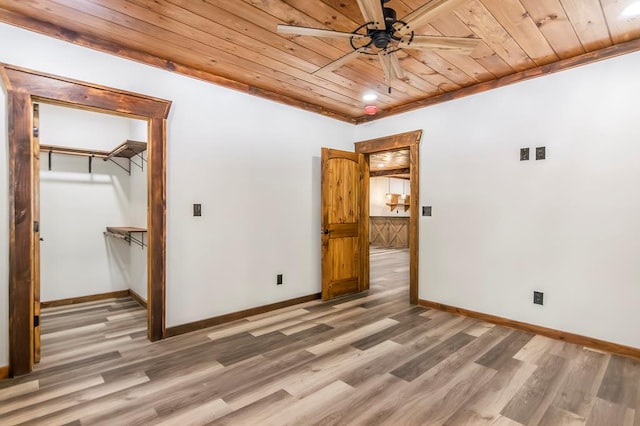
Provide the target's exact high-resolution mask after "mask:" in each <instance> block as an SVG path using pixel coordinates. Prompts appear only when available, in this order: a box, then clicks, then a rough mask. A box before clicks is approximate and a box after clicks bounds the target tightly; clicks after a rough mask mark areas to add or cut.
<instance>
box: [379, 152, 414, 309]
mask: <svg viewBox="0 0 640 426" xmlns="http://www.w3.org/2000/svg"><path fill="white" fill-rule="evenodd" d="M369 164H370V168H371V172H370V182H369V191H370V192H369V250H370V252H369V267H370V274H369V277H370V278H369V279H370V289H371V290H372V291H374V292H385V293H386V294H388V295H389V296H390V297H393V298H398V299H399V300H408V299H409V225H410V216H411V214H412V212H411V202H410V201H411V195H410V194H411V181H410V176H409V150H408V149H401V150H396V151H387V152H379V153H375V154H370V155H369Z"/></svg>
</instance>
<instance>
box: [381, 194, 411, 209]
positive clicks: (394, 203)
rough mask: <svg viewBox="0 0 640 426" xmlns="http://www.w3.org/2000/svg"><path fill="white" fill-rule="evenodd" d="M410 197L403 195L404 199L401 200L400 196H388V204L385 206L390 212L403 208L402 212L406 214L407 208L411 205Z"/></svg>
mask: <svg viewBox="0 0 640 426" xmlns="http://www.w3.org/2000/svg"><path fill="white" fill-rule="evenodd" d="M410 197H411V196H410V195H408V194H407V195H405V196H404V198H402V194H388V195H387V199H388V202H387V203H386V205H387V206H389V209H390V210H391V211H394V210H395V209H397V208H400V207H403V208H404V211H405V212H406V211H407V210H409V207H410V205H411V203H410V202H409V201H410V200H411V198H410Z"/></svg>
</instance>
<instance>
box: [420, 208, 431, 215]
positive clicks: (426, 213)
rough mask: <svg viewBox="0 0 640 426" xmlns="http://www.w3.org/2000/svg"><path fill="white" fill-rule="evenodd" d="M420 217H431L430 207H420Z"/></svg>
mask: <svg viewBox="0 0 640 426" xmlns="http://www.w3.org/2000/svg"><path fill="white" fill-rule="evenodd" d="M422 216H431V206H422Z"/></svg>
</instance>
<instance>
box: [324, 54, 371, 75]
mask: <svg viewBox="0 0 640 426" xmlns="http://www.w3.org/2000/svg"><path fill="white" fill-rule="evenodd" d="M364 50H365V49H364V48H361V49H357V50H354V51H352V52H349V53H347V54H346V55H344V56H341V57H339V58H338V59H336V60H335V61H333V62H329V63H328V64H327V65H325V66H324V67H322V68H318V69H317V70H315V71H314V72H312V73H311V74H312V75H318V76H320V77H322V76H323V75H327V74H328V73H330V72H333V71H335V70H337V69H338V68H340V67H341V66H343V65H345V64H346V63H347V62H349V61H351V60H353V59H355V58H356V57H357V56H358V55H360V54H362V52H363V51H364Z"/></svg>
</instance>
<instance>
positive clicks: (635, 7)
mask: <svg viewBox="0 0 640 426" xmlns="http://www.w3.org/2000/svg"><path fill="white" fill-rule="evenodd" d="M620 16H621V17H623V18H634V17H636V16H640V1H635V2H633V3H631V4H630V5H629V6H627V7H625V8H624V9H623V10H622V13H621V14H620Z"/></svg>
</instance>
